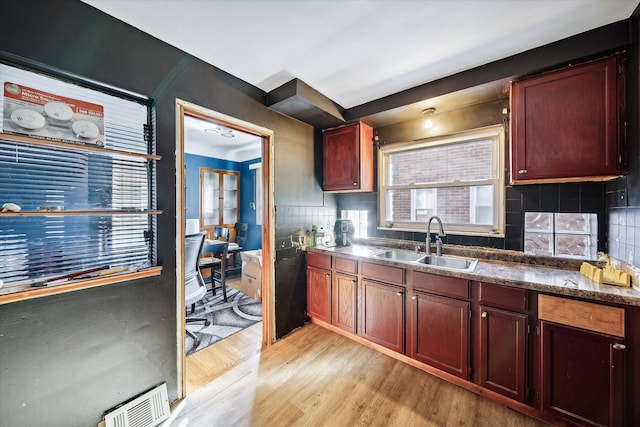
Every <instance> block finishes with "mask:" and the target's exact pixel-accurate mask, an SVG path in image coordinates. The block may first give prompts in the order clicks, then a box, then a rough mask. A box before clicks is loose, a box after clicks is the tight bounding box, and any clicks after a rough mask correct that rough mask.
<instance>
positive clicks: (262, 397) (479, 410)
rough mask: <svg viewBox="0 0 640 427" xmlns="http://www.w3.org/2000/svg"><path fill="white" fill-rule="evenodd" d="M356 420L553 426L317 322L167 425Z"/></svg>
mask: <svg viewBox="0 0 640 427" xmlns="http://www.w3.org/2000/svg"><path fill="white" fill-rule="evenodd" d="M241 333H243V332H241ZM236 335H238V334H236ZM223 342H224V341H223ZM214 347H215V346H214ZM197 354H198V353H196V355H197ZM216 363H218V362H216ZM220 364H221V365H222V366H224V365H225V363H224V362H221V363H220ZM354 425H366V426H403V427H404V426H453V425H456V426H525V427H529V426H532V427H533V426H543V425H545V424H543V423H541V422H539V421H537V420H534V419H532V418H529V417H527V416H525V415H522V414H519V413H517V412H515V411H513V410H511V409H508V408H505V407H504V406H502V405H499V404H497V403H494V402H492V401H490V400H487V399H485V398H483V397H480V396H477V395H475V394H473V393H471V392H468V391H466V390H463V389H461V388H459V387H457V386H455V385H452V384H449V383H447V382H446V381H443V380H440V379H438V378H436V377H434V376H432V375H430V374H427V373H426V372H423V371H421V370H419V369H417V368H414V367H412V366H409V365H407V364H405V363H402V362H399V361H397V360H395V359H393V358H391V357H389V356H386V355H384V354H382V353H379V352H377V351H375V350H373V349H370V348H368V347H365V346H363V345H361V344H358V343H356V342H354V341H352V340H350V339H348V338H346V337H343V336H341V335H338V334H336V333H333V332H331V331H328V330H326V329H324V328H322V327H320V326H318V325H313V324H308V325H306V326H304V327H302V328H300V329H298V330H296V331H294V332H293V333H292V334H290V335H289V336H287V337H285V338H284V339H282V340H280V341H278V342H277V343H275V344H274V345H273V346H271V347H269V348H266V349H263V350H262V352H260V353H256V354H254V355H252V356H250V357H249V358H248V359H246V360H245V361H243V362H241V363H240V364H238V365H237V366H235V367H232V368H230V369H227V370H226V372H224V373H223V374H222V375H220V376H218V377H217V378H216V379H215V380H214V381H212V382H210V383H209V384H207V385H205V386H204V387H202V388H200V389H199V390H197V391H195V392H193V393H191V394H189V395H188V396H187V398H186V399H185V400H183V401H182V402H180V404H178V405H177V406H176V407H175V408H174V409H173V413H172V418H171V419H170V420H168V421H167V423H165V426H179V427H184V426H190V427H193V426H332V427H333V426H354Z"/></svg>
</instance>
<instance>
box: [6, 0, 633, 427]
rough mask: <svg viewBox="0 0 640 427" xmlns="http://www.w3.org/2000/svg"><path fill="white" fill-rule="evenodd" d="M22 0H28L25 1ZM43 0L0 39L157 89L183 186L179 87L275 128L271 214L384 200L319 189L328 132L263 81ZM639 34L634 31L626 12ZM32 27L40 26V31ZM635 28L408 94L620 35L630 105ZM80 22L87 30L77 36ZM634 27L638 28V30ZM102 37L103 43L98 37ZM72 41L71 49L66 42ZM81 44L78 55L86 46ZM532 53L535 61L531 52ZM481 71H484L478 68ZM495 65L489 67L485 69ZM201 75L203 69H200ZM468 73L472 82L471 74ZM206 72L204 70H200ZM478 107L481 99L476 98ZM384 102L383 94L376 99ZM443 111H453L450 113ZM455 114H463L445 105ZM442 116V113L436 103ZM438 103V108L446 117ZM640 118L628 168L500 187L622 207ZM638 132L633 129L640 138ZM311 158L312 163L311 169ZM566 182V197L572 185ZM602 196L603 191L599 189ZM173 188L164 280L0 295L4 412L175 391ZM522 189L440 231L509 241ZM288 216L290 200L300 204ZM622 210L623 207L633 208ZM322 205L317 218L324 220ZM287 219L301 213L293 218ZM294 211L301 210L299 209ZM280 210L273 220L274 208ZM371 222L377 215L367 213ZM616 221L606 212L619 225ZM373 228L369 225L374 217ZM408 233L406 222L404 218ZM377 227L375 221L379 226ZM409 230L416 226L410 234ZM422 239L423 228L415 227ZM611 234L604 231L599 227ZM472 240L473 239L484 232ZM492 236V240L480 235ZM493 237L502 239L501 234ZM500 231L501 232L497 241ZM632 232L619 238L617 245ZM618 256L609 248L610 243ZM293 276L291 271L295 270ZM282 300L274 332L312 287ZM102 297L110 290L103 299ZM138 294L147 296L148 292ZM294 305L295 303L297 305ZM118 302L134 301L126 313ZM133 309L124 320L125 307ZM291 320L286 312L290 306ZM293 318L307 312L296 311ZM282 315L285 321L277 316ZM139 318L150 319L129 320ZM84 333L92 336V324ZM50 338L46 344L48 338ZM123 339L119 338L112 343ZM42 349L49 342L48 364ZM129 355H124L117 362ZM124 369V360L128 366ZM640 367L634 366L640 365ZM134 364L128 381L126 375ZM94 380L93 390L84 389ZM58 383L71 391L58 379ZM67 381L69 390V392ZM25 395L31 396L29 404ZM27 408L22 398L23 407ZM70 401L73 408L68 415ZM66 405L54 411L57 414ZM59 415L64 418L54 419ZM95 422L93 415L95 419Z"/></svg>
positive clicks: (165, 144)
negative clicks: (241, 77) (268, 100)
mask: <svg viewBox="0 0 640 427" xmlns="http://www.w3.org/2000/svg"><path fill="white" fill-rule="evenodd" d="M23 4H24V3H23ZM30 4H31V6H32V8H33V10H37V11H38V13H37V14H33V15H30V16H28V22H27V17H26V16H25V15H24V13H23V11H24V5H11V4H3V6H2V11H3V14H5V13H4V12H6V15H5V16H14V17H15V18H14V19H12V20H10V21H8V22H6V23H5V24H4V25H3V29H2V30H1V31H2V34H3V36H2V40H3V41H2V45H1V49H2V50H3V51H6V52H8V53H10V54H13V55H18V56H20V57H24V58H28V59H31V60H33V61H37V62H40V63H44V64H48V65H50V66H54V67H58V68H60V69H64V70H68V71H71V72H74V73H76V74H78V75H82V76H85V77H88V78H91V79H94V80H96V81H101V82H107V83H109V84H112V85H114V86H118V87H122V88H124V89H127V90H130V91H132V92H136V93H144V94H146V95H148V96H150V97H152V98H154V99H155V100H156V108H157V112H158V117H157V123H156V132H157V135H158V141H157V149H158V154H160V155H162V156H163V157H164V160H163V161H162V162H160V164H159V170H158V188H160V189H173V188H174V187H175V170H174V163H175V162H174V159H175V141H174V140H175V134H176V132H175V117H174V114H173V112H174V109H175V106H174V102H175V98H176V97H180V98H187V99H189V101H191V102H194V103H197V104H199V105H204V106H207V107H208V108H211V109H213V110H217V111H223V112H226V113H228V114H233V115H234V116H237V117H239V118H241V119H243V120H247V121H251V122H254V123H258V124H260V125H262V126H265V127H268V128H271V129H273V130H274V131H275V133H276V135H278V139H277V143H276V145H275V147H274V148H275V158H276V159H277V160H276V163H277V167H276V170H275V204H276V206H277V211H276V216H278V215H286V214H285V212H286V208H287V207H292V208H296V209H297V212H298V216H301V215H302V214H301V213H300V212H301V209H304V215H305V216H308V217H309V221H307V220H306V219H305V225H308V226H310V225H311V224H314V223H318V224H323V223H325V222H326V220H327V219H328V220H329V221H331V219H332V214H331V212H336V210H343V209H344V210H354V209H355V210H361V209H366V210H369V211H371V212H375V211H377V199H376V197H375V196H372V195H370V194H347V195H340V196H335V195H331V194H324V193H323V192H322V189H321V184H320V182H321V181H320V180H319V179H318V177H317V175H318V174H319V168H318V167H317V158H318V157H319V156H318V154H317V151H318V150H319V148H320V144H319V141H320V138H319V137H318V135H317V131H316V129H314V128H313V127H311V126H309V125H307V124H304V123H302V122H300V121H298V120H294V119H290V118H288V117H285V116H283V115H281V114H279V113H276V112H274V111H273V110H271V109H269V108H267V107H266V106H265V105H264V104H263V102H262V96H263V93H261V92H260V91H258V90H257V89H256V88H255V87H252V86H250V85H248V84H246V83H244V82H241V81H238V80H236V79H234V78H233V77H232V76H229V75H226V74H224V73H221V72H219V71H218V70H214V71H212V70H213V69H212V68H211V67H210V66H209V65H207V64H204V63H201V62H199V61H198V60H196V59H194V58H193V57H190V56H188V55H186V54H184V53H183V52H180V51H178V50H177V49H174V48H172V47H170V46H168V45H165V44H163V43H161V42H159V41H157V40H155V39H152V38H150V37H148V36H146V35H144V34H142V33H141V32H139V31H137V30H135V29H133V28H131V27H128V26H126V25H124V24H122V23H121V22H118V21H117V20H115V19H113V18H111V17H108V16H107V15H105V14H103V13H100V12H98V11H96V10H94V9H93V8H91V7H89V6H87V5H86V4H82V3H80V2H66V3H65V5H64V7H61V6H60V5H57V4H54V5H52V4H50V3H49V2H32V3H30ZM630 25H631V26H632V27H631V29H632V30H633V32H632V34H634V36H631V35H629V26H630ZM33 28H38V29H39V30H38V31H34V30H33ZM637 29H638V21H637V17H636V15H634V17H632V18H631V19H630V20H625V21H621V23H616V24H612V25H610V26H606V27H603V28H599V29H596V30H593V31H592V32H588V33H585V34H581V35H579V36H575V37H574V38H569V39H566V40H563V41H560V42H557V43H553V44H551V45H548V46H543V47H541V48H539V49H540V50H537V51H535V52H524V53H522V54H519V55H518V56H517V57H516V58H513V59H511V60H504V61H497V62H494V63H491V64H487V65H486V66H483V67H481V68H480V69H479V70H476V71H475V72H474V71H469V72H463V73H460V74H458V75H455V76H451V77H448V78H446V79H445V82H446V85H444V86H445V87H441V86H440V85H437V84H432V85H429V84H427V85H424V86H423V87H421V88H420V89H419V91H418V92H420V94H419V95H418V94H414V95H413V96H416V97H419V98H420V99H428V98H434V97H437V96H440V95H444V94H447V93H449V92H456V91H458V90H460V89H464V88H466V87H472V86H478V85H480V84H483V83H489V82H493V81H497V80H501V79H503V78H508V77H510V76H513V75H524V74H528V73H531V72H533V71H537V70H543V69H549V68H552V67H555V66H557V65H558V64H564V63H568V62H571V61H573V60H575V59H578V58H595V57H598V56H602V54H603V53H607V52H614V51H616V50H618V49H620V48H621V47H628V49H627V70H628V73H629V77H628V78H627V103H626V104H627V115H628V116H629V117H635V116H637V105H638V101H637V98H638V95H637V76H636V75H635V71H633V70H636V69H637V66H634V64H637V61H638V58H637V44H638V41H637ZM43 34H47V38H45V39H46V40H47V44H46V48H45V47H43V42H42V40H43ZM77 34H86V35H87V36H86V37H77ZM632 37H633V38H632ZM98 42H99V43H101V46H100V48H97V47H96V44H97V43H98ZM72 52H76V54H72ZM77 52H82V53H83V55H78V54H77ZM532 64H534V65H532ZM483 76H484V77H483ZM487 76H489V77H487ZM194 82H199V83H198V84H197V83H194ZM471 82H473V84H471ZM201 83H204V84H201ZM399 98H400V96H397V97H390V98H388V99H385V100H384V101H380V103H385V104H386V106H387V108H393V107H395V106H400V105H403V104H402V103H403V102H404V103H407V101H406V100H405V101H400V100H399ZM494 101H495V105H491V104H489V105H488V106H487V105H484V106H482V107H483V108H490V109H491V111H492V112H493V113H492V115H493V117H494V121H492V123H487V124H495V119H496V118H497V119H498V120H499V122H501V120H502V109H503V108H505V103H504V102H505V101H504V98H503V99H502V100H494ZM376 108H380V106H379V105H378V106H376V105H365V106H362V107H359V108H356V109H353V110H352V111H350V112H349V113H350V115H351V117H359V118H362V119H363V120H366V117H367V116H369V115H371V114H373V113H374V110H375V109H376ZM478 108H480V107H478ZM380 109H381V108H380ZM445 114H446V113H445ZM450 114H452V115H453V114H455V113H454V112H451V113H450ZM460 116H461V118H460V121H461V122H460V123H459V126H460V128H461V129H463V128H466V129H471V128H476V127H479V126H483V124H482V123H480V119H477V118H474V116H475V115H469V114H460ZM440 117H443V118H444V115H443V116H440ZM440 117H438V118H440ZM464 120H473V121H474V123H473V124H464V123H463V122H462V121H464ZM419 121H420V122H421V121H422V118H420V119H416V121H415V122H414V123H411V122H407V123H406V124H403V125H399V126H388V127H385V126H380V127H379V128H377V132H378V136H379V138H380V139H381V140H382V141H385V140H399V139H402V138H403V137H405V136H406V137H407V138H410V136H408V135H410V134H411V132H415V129H416V126H417V123H418V122H419ZM638 139H639V138H638V127H637V121H635V120H629V121H628V126H627V140H628V141H629V142H628V156H627V157H628V167H627V170H628V173H627V175H626V176H625V177H624V178H621V179H616V180H613V181H609V182H607V183H604V184H603V183H595V184H594V183H589V184H552V187H544V188H543V187H542V186H536V185H534V186H533V187H530V186H522V187H511V188H512V189H511V190H507V194H506V200H507V201H509V200H518V201H519V203H520V207H519V209H522V205H523V204H525V203H533V204H535V205H537V206H541V204H542V203H543V200H546V196H545V195H544V194H543V193H544V192H546V191H547V190H546V189H547V188H552V189H553V190H551V191H552V192H557V193H558V194H559V196H558V199H557V200H559V203H560V201H561V202H562V203H563V204H564V203H565V200H566V201H568V202H567V203H571V202H570V201H571V200H574V199H575V197H576V194H578V195H579V194H593V193H594V192H595V193H596V194H598V195H604V198H605V199H606V200H607V203H606V205H603V204H600V205H599V206H598V209H600V211H599V213H601V214H603V215H605V216H607V217H608V218H609V220H611V218H612V217H617V218H619V217H620V216H621V215H622V213H625V214H626V213H628V212H635V210H636V209H635V208H634V207H635V206H638V205H639V203H638V200H637V198H638V176H637V174H638V170H639V168H638V165H637V161H638V146H639V144H638V143H637V141H638ZM632 141H634V142H633V143H632ZM309 170H314V171H315V173H314V174H309V173H308V171H309ZM565 191H566V192H567V196H566V198H565V196H564V194H565ZM601 199H602V198H601ZM175 202H176V200H175V195H174V194H173V192H172V191H166V192H163V193H162V195H161V196H160V204H161V205H162V208H163V210H164V214H162V215H161V216H160V218H159V227H158V228H159V229H160V230H162V233H161V234H160V237H159V239H158V259H159V261H160V264H161V265H162V267H163V273H162V275H161V276H160V277H159V279H158V280H151V279H143V280H139V281H132V282H130V283H122V284H118V285H114V286H110V287H107V288H96V289H91V290H85V291H81V292H76V293H69V294H65V295H58V296H53V297H48V298H40V299H33V300H26V301H21V302H18V303H12V304H8V305H3V306H2V308H1V309H0V312H1V314H0V325H2V333H3V338H2V346H1V348H2V349H1V350H0V363H1V364H2V365H1V366H2V370H1V372H2V378H1V379H2V387H3V388H4V387H5V385H7V386H9V387H11V390H12V393H11V396H10V397H8V398H4V397H3V399H2V403H0V405H2V407H1V408H2V411H1V412H2V413H3V415H4V414H8V417H9V419H10V420H12V419H16V420H25V419H26V420H29V419H31V418H29V417H30V416H31V415H29V414H27V413H26V412H27V410H31V412H32V413H33V414H34V415H33V416H35V417H38V416H39V415H41V414H43V413H45V412H51V413H53V414H55V413H56V411H55V409H56V408H59V407H62V408H63V411H62V413H61V414H60V415H52V417H54V418H52V422H51V424H53V425H56V424H58V425H61V424H63V421H64V420H65V415H66V417H67V418H66V420H67V421H68V420H69V419H76V420H77V422H76V424H78V425H86V424H91V423H92V421H97V420H96V417H97V416H98V415H99V414H101V413H102V411H104V410H106V409H107V408H109V407H112V406H113V405H115V404H117V403H119V402H121V401H122V400H125V399H127V398H129V397H131V396H133V395H136V394H137V393H139V392H140V391H142V390H144V389H145V388H147V387H148V386H150V385H153V384H156V383H158V382H160V381H166V382H167V384H168V388H169V390H170V396H171V398H172V399H175V398H176V396H177V389H178V386H177V380H176V367H175V358H176V348H175V343H176V337H175V331H176V330H177V329H178V328H177V327H176V319H175V317H176V316H175V311H176V307H175V296H176V290H175V276H176V274H175V273H176V269H177V266H176V257H175V251H176V249H175V244H174V242H175V237H176V235H175V233H176V232H175V230H176V228H177V227H176V212H175V210H176V208H175ZM516 204H517V203H507V207H510V206H511V207H513V208H514V210H513V211H509V210H507V223H506V226H507V227H506V234H507V237H506V238H505V239H504V240H503V241H502V242H499V241H495V242H494V241H492V240H489V239H490V238H482V239H486V240H480V241H476V240H475V239H476V238H475V237H468V238H466V239H463V238H462V237H456V236H455V235H451V236H448V237H447V238H448V239H459V240H457V241H454V240H445V244H460V245H474V244H475V245H476V246H488V247H502V248H503V249H513V248H515V245H516V242H513V245H514V246H510V245H511V244H512V241H510V237H511V238H514V239H516V240H517V235H518V232H515V233H514V234H513V235H512V234H510V228H509V225H516V226H517V224H516V223H509V218H510V217H511V215H509V213H513V214H517V213H518V212H520V213H521V212H524V211H522V210H519V211H518V210H516V209H518V208H517V207H516ZM292 216H293V214H292ZM625 216H626V215H625ZM316 218H318V219H319V220H322V222H320V221H316ZM292 221H293V220H292ZM296 222H297V221H296ZM276 224H278V221H277V219H276ZM372 224H374V225H375V222H372ZM299 225H300V224H295V225H294V223H293V222H291V225H289V223H287V225H285V226H283V227H279V226H276V230H275V237H276V244H277V245H281V244H283V243H284V244H285V245H287V243H288V244H289V245H291V239H290V236H291V235H292V233H293V232H297V231H298V229H299ZM615 225H616V226H617V229H618V230H623V229H624V230H626V229H628V228H633V226H630V225H629V224H628V223H627V222H626V221H625V222H623V223H621V222H620V220H618V223H617V224H615ZM611 226H612V224H610V225H609V227H610V228H611ZM372 231H374V232H376V231H375V230H372ZM380 233H381V237H391V238H401V239H403V240H404V239H405V236H404V234H400V235H398V234H396V232H392V231H388V230H381V231H380ZM399 233H404V232H399ZM371 235H373V234H371ZM629 235H630V233H620V236H621V239H620V241H619V242H618V246H617V249H616V250H617V251H618V253H617V255H618V257H619V258H622V259H626V258H627V255H628V251H629V249H631V248H635V246H634V245H635V244H634V243H633V244H632V242H631V241H627V240H626V239H627V236H629ZM408 240H412V239H408ZM415 240H419V239H415ZM599 242H600V244H604V242H605V239H604V238H600V239H599ZM476 243H477V244H476ZM485 243H487V244H486V245H485ZM494 243H495V244H494ZM499 245H502V246H499ZM622 245H624V247H623V246H622ZM295 252H296V250H295V248H293V247H292V246H289V247H286V248H285V251H278V253H277V255H276V261H275V279H276V284H275V286H276V291H277V289H278V288H279V286H280V284H282V283H283V282H284V281H286V280H289V278H290V277H298V274H299V272H300V267H301V265H302V264H301V262H302V261H301V260H300V259H299V258H295V257H294V256H291V254H295ZM611 255H612V256H615V254H614V253H611ZM296 280H297V279H296ZM291 298H292V299H291V300H287V301H281V302H280V303H281V304H282V305H281V306H280V305H278V304H276V307H275V312H276V319H275V321H276V337H278V338H280V337H282V336H284V335H286V334H287V333H288V332H289V331H290V329H291V328H293V327H295V324H296V319H295V318H296V316H299V314H297V313H299V312H300V308H301V307H300V304H302V309H304V303H305V302H304V299H302V301H301V300H300V299H295V298H294V296H291ZM105 301H108V303H107V304H105ZM143 302H144V304H142V303H143ZM291 307H297V309H296V310H292V309H291ZM114 312H122V313H126V315H125V316H122V317H121V318H120V317H118V316H117V315H114ZM41 316H44V318H46V322H45V328H42V329H41V328H40V326H39V325H40V322H41ZM125 318H127V319H126V321H125ZM287 319H288V320H292V319H293V321H292V323H291V324H287V323H286V322H285V320H287ZM297 320H298V321H299V320H300V318H298V319H297ZM279 322H283V323H279ZM81 326H82V327H83V328H86V329H85V330H87V331H88V333H89V334H90V335H91V336H92V337H94V339H95V340H96V342H95V345H96V346H106V347H110V350H108V351H106V352H93V354H90V355H87V347H86V345H85V343H84V342H83V340H81V339H80V338H79V337H78V338H74V336H73V334H71V332H70V331H72V330H73V329H74V328H78V327H81ZM120 330H125V331H129V332H131V333H132V335H133V336H135V338H130V339H128V340H124V341H121V339H120V338H121V334H120V333H119V331H120ZM139 330H145V331H146V332H145V333H135V332H136V331H139ZM60 335H64V336H67V335H69V336H68V340H67V341H66V342H65V343H64V346H63V344H62V343H57V341H56V340H55V339H54V340H53V342H49V337H52V336H53V337H56V336H60ZM85 338H86V337H85ZM45 343H46V344H45ZM114 343H118V344H117V345H115V346H114V345H113V344H114ZM36 354H40V355H45V356H46V366H42V365H43V361H42V359H41V358H39V357H36V356H35V355H36ZM69 365H75V366H74V369H73V371H70V370H69V369H68V368H67V369H59V370H54V369H52V367H54V366H66V367H68V366H69ZM123 366H124V368H123ZM123 370H124V372H123ZM636 375H637V374H636ZM124 377H132V378H135V380H132V381H131V383H129V384H128V385H123V384H122V381H121V379H122V378H124ZM42 383H46V384H57V386H56V387H55V388H49V387H41V386H40V385H41V384H42ZM87 390H92V391H94V393H95V394H94V395H92V396H90V394H91V393H87V392H86V391H87ZM61 391H64V393H60V392H61ZM63 394H64V397H63V396H62V395H63ZM74 400H75V401H76V403H79V404H78V406H80V407H82V408H83V409H82V410H80V409H78V408H72V406H71V404H70V402H71V401H74ZM22 403H25V406H24V407H21V405H22ZM21 408H28V409H21ZM71 414H77V417H76V416H74V417H72V418H69V417H70V416H71ZM55 417H58V418H55ZM56 420H57V421H56ZM93 424H95V423H93Z"/></svg>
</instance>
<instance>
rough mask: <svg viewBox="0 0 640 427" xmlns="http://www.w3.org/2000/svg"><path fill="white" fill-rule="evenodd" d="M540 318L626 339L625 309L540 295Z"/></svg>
mask: <svg viewBox="0 0 640 427" xmlns="http://www.w3.org/2000/svg"><path fill="white" fill-rule="evenodd" d="M538 318H539V319H540V320H547V321H549V322H555V323H559V324H561V325H567V326H573V327H576V328H580V329H586V330H589V331H594V332H601V333H603V334H608V335H613V336H616V337H621V338H624V308H619V307H611V306H608V305H602V304H594V303H590V302H583V301H575V300H571V299H567V298H558V297H552V296H549V295H538Z"/></svg>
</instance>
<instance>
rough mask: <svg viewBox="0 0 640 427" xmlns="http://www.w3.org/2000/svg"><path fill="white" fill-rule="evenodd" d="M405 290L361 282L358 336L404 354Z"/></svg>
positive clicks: (367, 281) (368, 281) (371, 282)
mask: <svg viewBox="0 0 640 427" xmlns="http://www.w3.org/2000/svg"><path fill="white" fill-rule="evenodd" d="M404 294H405V289H404V287H402V286H395V285H390V284H386V283H380V282H374V281H372V280H368V279H363V280H362V282H361V290H360V298H361V301H362V303H361V320H360V331H359V333H360V335H361V336H362V337H364V338H366V339H368V340H370V341H373V342H375V343H377V344H380V345H382V346H385V347H387V348H389V349H391V350H394V351H397V352H398V353H404V335H405V323H404V317H405V309H404V307H405V305H404Z"/></svg>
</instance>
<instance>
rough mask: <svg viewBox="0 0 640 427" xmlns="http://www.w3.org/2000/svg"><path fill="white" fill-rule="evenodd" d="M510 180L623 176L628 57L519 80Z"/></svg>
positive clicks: (513, 94) (514, 94)
mask: <svg viewBox="0 0 640 427" xmlns="http://www.w3.org/2000/svg"><path fill="white" fill-rule="evenodd" d="M511 126H512V127H511V136H512V137H511V182H512V183H514V184H517V183H526V182H560V181H567V180H571V181H579V180H591V179H607V178H612V177H615V176H620V175H622V174H623V173H624V163H623V157H622V156H623V150H622V149H621V136H622V135H623V132H624V128H623V126H624V55H623V54H618V55H614V56H610V57H607V58H604V59H600V60H596V61H592V62H588V63H585V64H581V65H575V66H571V67H568V68H565V69H561V70H557V71H552V72H549V73H545V74H542V75H539V76H535V77H531V78H527V79H524V80H519V81H514V82H513V84H512V88H511Z"/></svg>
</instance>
